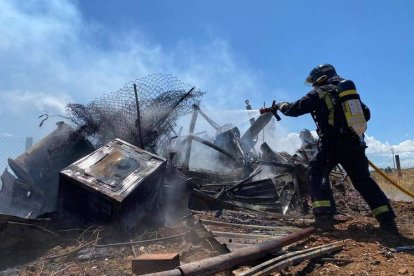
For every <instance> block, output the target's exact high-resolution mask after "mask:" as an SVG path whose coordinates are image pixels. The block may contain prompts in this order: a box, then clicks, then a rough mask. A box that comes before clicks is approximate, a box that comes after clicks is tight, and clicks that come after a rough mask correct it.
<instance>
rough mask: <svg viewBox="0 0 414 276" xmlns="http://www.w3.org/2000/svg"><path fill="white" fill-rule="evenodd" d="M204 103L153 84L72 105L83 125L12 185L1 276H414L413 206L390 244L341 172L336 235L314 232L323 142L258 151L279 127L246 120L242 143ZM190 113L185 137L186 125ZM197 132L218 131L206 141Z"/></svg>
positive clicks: (10, 179)
mask: <svg viewBox="0 0 414 276" xmlns="http://www.w3.org/2000/svg"><path fill="white" fill-rule="evenodd" d="M202 95H203V92H201V91H199V90H196V89H195V88H194V87H192V86H190V85H186V84H183V83H181V82H180V81H178V80H177V79H175V78H173V77H171V76H162V75H159V76H158V75H153V76H149V77H148V78H145V79H141V80H138V81H136V82H135V83H131V84H128V85H126V86H125V87H124V88H122V89H121V90H119V91H116V92H114V93H112V94H109V95H106V96H104V97H102V98H101V99H98V100H96V101H93V102H92V103H90V104H88V105H78V104H70V105H68V108H69V112H70V118H71V119H72V121H73V122H74V125H73V126H69V125H67V124H65V123H59V124H58V129H57V130H56V131H54V132H52V133H51V134H50V135H48V136H46V137H45V138H44V139H43V140H41V141H40V142H39V143H37V144H35V145H34V146H33V148H31V149H29V150H28V151H27V152H25V153H22V155H20V156H19V157H17V158H16V159H9V164H10V168H11V171H10V172H9V171H8V170H7V169H6V170H5V171H4V173H3V174H2V176H1V177H2V183H3V187H2V189H1V190H0V213H3V215H0V237H1V241H2V243H1V245H0V249H1V250H0V251H1V253H0V260H1V261H0V270H3V271H2V274H4V275H14V274H15V273H18V274H20V275H42V274H45V275H73V274H88V275H103V274H106V275H131V274H132V273H133V272H134V273H137V274H142V273H144V272H145V273H147V272H148V273H149V272H156V271H161V270H170V272H171V273H172V274H171V275H181V274H182V273H184V275H187V274H186V273H189V274H191V273H196V274H197V275H211V274H214V273H219V272H223V273H230V272H231V271H232V273H233V275H273V274H274V275H280V274H283V275H296V274H315V275H316V274H318V275H320V274H322V275H328V274H329V275H332V274H336V275H349V274H351V275H365V274H380V272H381V273H385V274H396V273H399V274H408V275H410V274H413V273H414V265H412V264H413V263H414V256H413V255H412V248H413V245H414V242H413V238H414V232H413V230H412V229H414V227H413V226H414V221H413V217H414V216H413V215H414V208H413V207H412V203H411V202H410V203H404V202H393V205H394V207H395V209H396V212H397V223H398V226H399V228H400V230H401V233H402V235H401V236H389V235H387V234H386V233H382V232H381V231H379V229H378V226H377V225H376V221H375V220H374V219H373V218H372V216H371V215H370V211H369V208H368V206H367V205H366V204H365V202H364V201H363V200H362V199H361V198H360V196H359V194H358V193H357V192H356V191H355V190H354V189H353V188H352V183H351V182H350V180H349V178H348V177H347V175H346V173H345V171H344V170H343V169H342V168H341V167H340V166H337V167H336V168H335V169H334V170H333V171H332V173H331V175H330V178H329V182H330V185H331V187H332V190H333V192H334V196H335V198H336V202H337V208H338V211H339V215H338V216H337V222H338V224H337V225H336V231H333V232H326V233H324V232H320V231H317V232H313V231H314V229H312V228H310V227H311V226H312V223H313V218H312V216H311V215H310V207H311V206H310V197H309V192H308V190H307V184H306V174H307V166H308V162H309V158H310V156H311V155H312V154H313V153H314V152H315V151H316V148H315V147H316V143H314V142H313V141H311V140H309V139H308V140H307V141H305V142H306V143H308V144H306V145H305V146H303V145H302V148H301V149H298V151H297V153H296V154H288V153H286V152H277V151H275V150H274V149H273V148H272V147H273V144H272V143H271V142H272V141H264V140H262V141H261V142H259V141H260V139H258V136H259V135H260V133H261V132H263V131H266V132H270V131H277V129H275V121H274V118H273V117H272V115H271V114H263V115H260V116H256V117H247V118H248V122H249V123H250V125H249V126H248V127H247V128H246V129H245V130H243V131H241V130H242V128H240V127H239V126H237V125H233V124H231V123H232V122H226V124H224V125H220V124H218V123H217V122H215V121H214V120H213V119H212V118H211V117H210V116H209V114H208V113H207V112H205V111H203V109H202V108H201V107H200V102H201V96H202ZM246 104H247V106H246V108H247V110H250V111H249V112H252V111H251V109H252V108H251V106H250V105H249V103H248V101H246ZM188 112H190V115H191V121H190V122H189V123H188V125H187V126H185V127H187V128H188V133H186V132H183V128H180V129H176V126H177V124H176V123H177V120H178V118H179V116H181V115H183V114H185V113H188ZM246 114H247V113H246ZM249 114H251V113H249ZM246 116H247V115H246ZM199 119H203V120H204V121H206V122H207V124H208V127H209V128H211V129H206V130H205V131H202V132H197V133H196V132H195V130H196V129H197V128H196V127H197V125H198V123H199V122H198V120H199ZM42 123H44V122H42ZM269 126H272V127H269ZM206 133H210V134H209V135H207V134H206ZM211 133H213V135H211ZM286 241H289V243H288V242H286ZM147 254H148V255H147ZM151 254H155V255H151ZM160 254H161V255H160ZM177 258H179V260H178V259H177ZM157 262H158V264H157V265H155V266H154V264H156V263H157ZM177 262H178V263H179V265H177ZM144 264H147V265H146V268H145V269H144V268H143V269H142V271H141V272H140V266H143V265H144ZM164 265H165V266H164ZM392 265H397V266H398V269H397V268H393V270H391V267H392ZM151 267H152V269H150V268H151ZM154 267H157V269H155V268H154ZM160 267H165V269H160ZM177 267H179V269H177ZM166 273H167V272H166ZM278 273H279V274H278ZM226 275H227V274H226Z"/></svg>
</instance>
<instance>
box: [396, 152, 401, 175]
mask: <svg viewBox="0 0 414 276" xmlns="http://www.w3.org/2000/svg"><path fill="white" fill-rule="evenodd" d="M395 163H397V171H398V176H402V172H401V164H400V156H399V155H398V154H396V155H395Z"/></svg>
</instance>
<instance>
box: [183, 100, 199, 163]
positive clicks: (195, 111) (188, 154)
mask: <svg viewBox="0 0 414 276" xmlns="http://www.w3.org/2000/svg"><path fill="white" fill-rule="evenodd" d="M198 110H199V109H198V108H196V105H193V116H192V117H191V122H190V130H189V136H190V137H191V136H192V135H193V133H194V129H195V124H196V121H197V115H198ZM192 142H193V140H192V138H190V139H188V143H187V150H186V152H185V159H184V165H183V167H184V168H185V169H187V170H189V169H190V157H191V144H192Z"/></svg>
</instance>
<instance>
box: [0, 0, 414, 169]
mask: <svg viewBox="0 0 414 276" xmlns="http://www.w3.org/2000/svg"><path fill="white" fill-rule="evenodd" d="M76 3H77V2H73V1H66V0H61V1H46V0H40V1H33V0H27V1H12V0H5V1H0V21H1V22H2V24H1V25H0V37H1V39H0V60H1V61H2V66H0V76H1V82H0V125H1V129H0V132H3V133H9V134H10V135H14V136H17V137H24V136H35V139H36V138H37V139H39V138H41V137H42V136H44V135H45V134H46V133H48V132H49V131H50V130H51V129H53V128H54V127H55V126H53V124H52V125H51V126H49V127H48V126H46V128H43V129H40V130H39V128H38V127H37V126H38V124H39V119H38V118H37V117H38V116H39V115H40V114H42V113H44V112H48V113H50V114H62V113H63V112H64V106H65V104H66V103H67V102H79V103H87V102H89V101H91V100H93V99H95V98H96V97H99V96H101V95H102V94H104V93H108V92H111V91H115V90H117V89H119V88H121V87H123V85H124V84H125V83H127V82H129V81H131V80H134V79H137V78H141V77H144V76H146V75H149V74H153V73H169V74H173V75H175V76H176V77H177V78H179V79H180V80H182V81H185V82H188V83H190V84H194V85H196V86H197V87H198V88H199V89H201V90H204V91H206V92H207V94H206V96H205V98H204V101H203V104H204V105H205V107H206V108H211V107H214V108H215V110H216V111H217V112H215V113H216V114H217V115H222V119H223V122H224V121H225V120H226V119H228V118H229V117H228V116H229V115H228V114H224V113H223V110H224V109H237V108H239V109H240V107H241V106H243V104H244V100H246V99H249V100H250V101H251V103H252V106H253V108H254V107H255V106H259V105H261V103H259V102H255V99H264V98H265V95H264V93H263V92H261V91H266V94H267V95H269V94H272V95H275V97H277V98H283V96H281V95H282V94H287V92H286V91H284V90H283V88H280V87H276V88H269V87H266V83H265V81H263V78H262V76H261V73H260V71H258V70H254V69H252V68H250V67H249V64H248V62H246V61H245V60H244V59H243V57H241V56H238V55H237V54H236V52H235V51H234V50H233V48H232V45H231V44H230V43H229V42H228V41H226V40H225V39H222V38H219V37H216V38H212V39H211V40H210V41H208V42H206V43H204V44H203V45H198V44H197V43H195V42H194V41H191V40H188V39H186V40H181V41H179V42H178V43H177V44H176V45H174V46H172V47H170V48H168V49H167V48H165V47H164V45H163V44H162V43H161V42H158V41H152V40H150V39H148V37H147V36H146V34H144V33H143V32H141V31H140V29H139V26H137V27H136V29H134V30H124V31H123V32H120V33H115V32H110V31H108V30H106V29H104V27H103V26H101V25H100V24H99V22H93V21H91V20H88V21H86V20H85V19H84V17H83V15H82V13H81V12H80V9H79V7H78V6H77V5H76ZM102 34H105V37H103V35H102ZM131 34H132V35H131ZM219 111H220V112H219ZM218 117H220V116H218ZM236 117H237V116H236ZM217 120H219V118H218V119H217ZM242 120H243V122H244V121H246V118H244V119H242ZM224 123H226V122H224ZM237 123H240V122H237ZM274 142H275V143H274V147H275V148H276V150H284V151H287V152H289V153H293V152H294V151H295V149H296V148H297V147H298V145H299V144H300V142H299V138H298V134H297V133H292V132H290V131H289V130H288V129H284V128H283V127H282V126H281V125H278V131H277V137H274ZM367 142H368V145H369V148H368V150H367V153H368V154H369V155H371V156H389V154H390V152H391V147H393V148H394V150H395V152H396V153H400V155H401V158H402V162H403V164H404V165H407V166H408V165H409V164H411V166H413V165H412V160H413V158H412V153H410V151H414V142H413V141H412V140H407V141H404V142H402V143H400V144H398V145H391V144H389V143H387V142H385V143H383V142H381V141H378V140H376V139H375V138H374V137H370V136H367ZM387 158H388V157H387ZM391 161H392V160H391ZM410 162H411V163H410ZM388 163H389V162H388Z"/></svg>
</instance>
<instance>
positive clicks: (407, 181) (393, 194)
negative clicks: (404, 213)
mask: <svg viewBox="0 0 414 276" xmlns="http://www.w3.org/2000/svg"><path fill="white" fill-rule="evenodd" d="M386 174H387V175H388V177H390V178H391V179H393V180H394V181H395V182H397V183H398V184H399V185H401V186H402V187H404V188H405V189H407V190H409V191H411V192H413V193H414V168H411V169H403V170H402V176H398V173H397V172H396V171H393V172H389V173H386ZM371 176H372V177H373V178H374V179H375V181H377V183H378V185H379V186H380V187H381V189H382V190H383V191H384V192H385V193H386V194H387V196H388V197H389V198H390V199H393V200H404V201H414V199H412V198H411V197H410V196H408V195H406V194H404V193H403V192H401V191H400V190H398V189H397V188H395V187H394V186H393V185H392V184H391V183H389V182H388V181H387V180H386V179H384V178H383V177H382V176H381V175H379V174H378V173H377V172H371Z"/></svg>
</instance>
